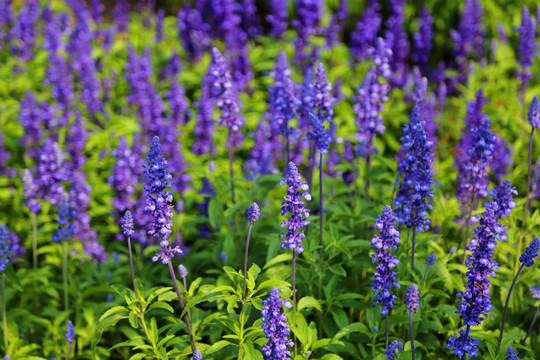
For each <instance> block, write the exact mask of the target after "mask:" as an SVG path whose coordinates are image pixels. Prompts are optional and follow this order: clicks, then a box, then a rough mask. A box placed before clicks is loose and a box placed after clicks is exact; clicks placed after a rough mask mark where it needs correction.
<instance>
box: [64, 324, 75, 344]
mask: <svg viewBox="0 0 540 360" xmlns="http://www.w3.org/2000/svg"><path fill="white" fill-rule="evenodd" d="M75 337H76V334H75V328H74V327H73V323H72V322H71V320H69V321H68V323H67V326H66V341H67V342H68V343H70V344H71V343H72V342H74V341H75Z"/></svg>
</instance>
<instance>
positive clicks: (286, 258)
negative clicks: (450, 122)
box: [263, 253, 292, 270]
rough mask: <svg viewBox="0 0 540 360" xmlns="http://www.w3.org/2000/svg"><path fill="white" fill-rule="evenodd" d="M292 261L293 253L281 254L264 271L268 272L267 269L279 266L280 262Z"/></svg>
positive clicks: (266, 265)
mask: <svg viewBox="0 0 540 360" xmlns="http://www.w3.org/2000/svg"><path fill="white" fill-rule="evenodd" d="M291 260H292V254H291V253H285V254H279V255H278V256H276V257H275V258H273V259H272V260H270V261H268V262H267V263H266V264H265V265H264V267H263V269H265V270H266V269H268V268H269V267H272V266H273V265H275V264H279V263H280V262H284V261H291Z"/></svg>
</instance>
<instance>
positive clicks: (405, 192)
mask: <svg viewBox="0 0 540 360" xmlns="http://www.w3.org/2000/svg"><path fill="white" fill-rule="evenodd" d="M401 143H402V146H403V154H404V155H403V158H402V159H401V160H400V162H399V165H398V174H400V176H401V178H402V180H398V186H399V190H398V192H397V194H396V198H395V200H394V205H395V206H396V207H397V210H396V216H397V219H398V221H399V223H401V224H405V225H406V226H407V227H409V228H416V229H417V230H418V231H419V232H422V231H424V230H427V229H429V225H430V223H431V221H430V220H429V219H425V217H426V216H427V215H428V211H429V210H432V209H433V208H432V206H431V199H433V191H432V190H431V182H432V176H431V164H432V162H433V154H432V153H431V150H430V147H431V142H430V141H429V140H428V138H427V134H426V131H425V130H424V127H423V119H422V117H421V115H420V109H419V108H418V107H415V108H414V109H413V112H412V114H411V117H410V123H409V124H406V125H405V126H404V127H403V136H402V137H401Z"/></svg>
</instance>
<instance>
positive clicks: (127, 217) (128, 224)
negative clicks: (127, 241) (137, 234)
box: [122, 210, 133, 236]
mask: <svg viewBox="0 0 540 360" xmlns="http://www.w3.org/2000/svg"><path fill="white" fill-rule="evenodd" d="M122 232H123V233H124V235H126V236H131V235H133V216H132V215H131V211H129V210H126V213H125V214H124V221H123V222H122Z"/></svg>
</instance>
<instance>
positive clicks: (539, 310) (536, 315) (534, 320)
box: [523, 305, 540, 344]
mask: <svg viewBox="0 0 540 360" xmlns="http://www.w3.org/2000/svg"><path fill="white" fill-rule="evenodd" d="M538 313H540V305H538V307H537V308H536V313H535V314H534V316H533V319H532V321H531V325H529V329H528V330H527V335H525V339H523V344H525V342H526V341H527V338H528V337H529V333H530V332H531V330H532V328H533V326H534V323H535V322H536V318H537V317H538Z"/></svg>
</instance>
